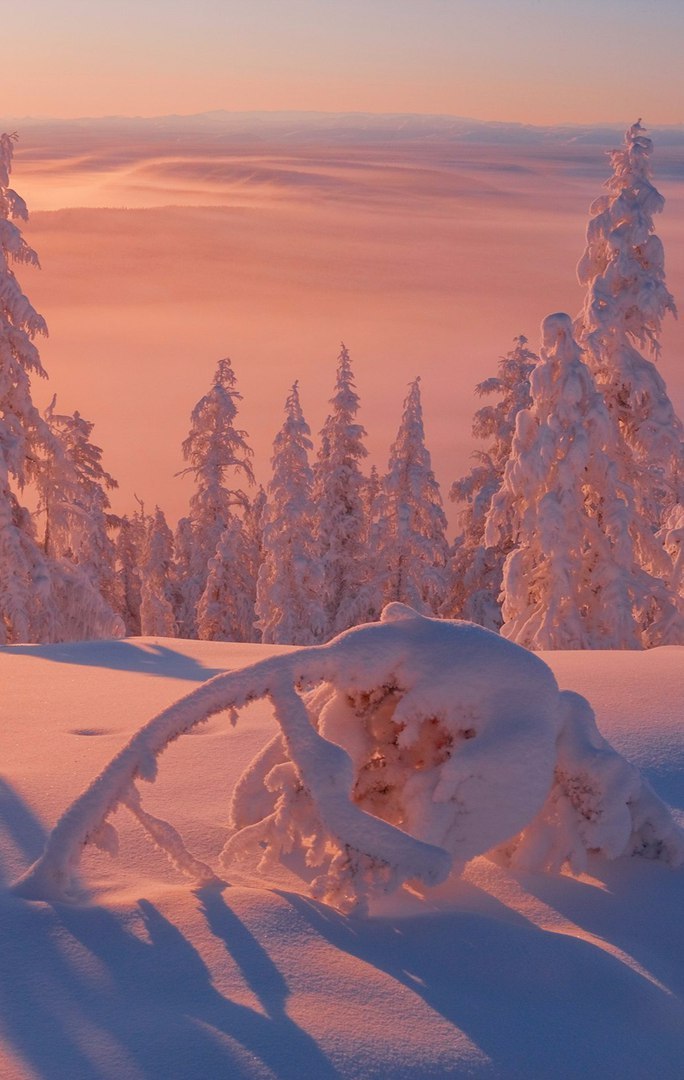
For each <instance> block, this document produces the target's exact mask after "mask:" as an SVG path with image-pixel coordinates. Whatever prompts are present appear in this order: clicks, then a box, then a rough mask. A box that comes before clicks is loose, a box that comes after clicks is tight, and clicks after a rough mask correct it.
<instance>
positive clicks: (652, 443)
mask: <svg viewBox="0 0 684 1080" xmlns="http://www.w3.org/2000/svg"><path fill="white" fill-rule="evenodd" d="M652 150H653V144H652V141H651V139H649V138H647V137H646V135H645V134H644V128H643V127H642V126H641V123H640V122H637V123H636V124H633V125H632V127H630V128H629V130H628V131H627V132H626V133H625V145H624V146H623V147H622V149H620V150H613V151H612V152H611V154H610V159H611V164H612V166H613V174H612V176H611V177H610V179H608V180H607V181H606V183H605V187H606V189H607V192H606V194H604V195H601V196H600V197H599V198H598V199H596V200H595V202H594V203H593V204H592V206H591V211H590V213H591V218H590V221H589V225H588V228H587V246H586V250H585V252H584V255H583V256H582V259H581V260H580V262H579V265H578V267H577V276H578V278H579V281H580V283H581V284H582V285H586V286H587V294H586V299H585V302H584V306H583V308H582V311H581V313H580V315H579V318H578V320H577V323H576V333H577V336H578V340H579V342H580V344H581V345H582V347H583V348H584V349H585V350H586V361H587V363H588V364H589V367H590V368H591V370H592V372H593V374H594V377H595V379H596V383H597V386H598V388H599V390H600V391H601V393H602V394H603V396H604V398H605V400H606V403H607V405H608V409H609V411H610V413H611V416H612V418H613V420H614V421H615V423H616V424H617V426H618V429H619V433H620V438H621V440H622V441H623V442H624V444H625V447H626V453H625V451H622V452H623V454H624V457H625V463H626V464H627V465H628V466H629V473H628V479H629V481H630V483H631V484H632V485H633V487H634V493H635V499H636V502H637V506H638V507H639V508H640V509H641V511H642V512H643V513H644V514H646V516H647V517H648V518H649V520H650V521H651V522H652V523H653V529H654V531H655V530H657V529H658V527H659V526H660V525H661V523H662V516H663V514H664V513H665V512H667V511H668V509H669V508H670V507H671V506H672V505H673V504H674V503H676V502H678V501H679V502H682V501H684V496H683V494H682V483H683V481H684V477H683V476H682V435H683V432H682V425H681V423H680V421H679V420H678V418H677V416H676V413H675V410H674V408H673V405H672V402H671V401H670V399H669V397H668V394H667V389H666V386H665V383H664V381H663V379H662V377H661V375H660V373H659V371H658V370H657V368H656V366H655V364H654V363H653V362H652V360H651V359H647V358H646V357H645V356H644V355H643V354H642V351H641V350H646V351H648V353H649V354H650V356H651V357H652V358H653V360H656V359H657V358H658V354H659V352H660V343H659V337H660V330H661V325H662V320H663V318H664V317H665V315H666V314H667V313H668V312H670V313H671V314H673V315H674V314H676V311H675V305H674V300H673V298H672V296H671V294H670V293H669V291H668V289H667V287H666V285H665V270H664V259H663V246H662V243H661V241H660V239H659V238H658V236H657V235H656V234H655V231H654V230H655V226H654V223H653V216H654V214H656V213H659V212H660V211H661V210H662V209H663V205H664V201H665V200H664V199H663V197H662V195H661V194H660V192H659V191H657V189H656V188H655V187H654V186H653V183H652V180H651V167H650V157H651V153H652ZM647 568H648V569H655V570H656V572H659V571H660V569H661V568H660V567H658V566H655V567H652V566H649V565H647Z"/></svg>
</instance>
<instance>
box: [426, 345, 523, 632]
mask: <svg viewBox="0 0 684 1080" xmlns="http://www.w3.org/2000/svg"><path fill="white" fill-rule="evenodd" d="M538 359H539V358H538V357H537V355H536V354H535V353H533V352H532V351H531V350H530V349H528V348H527V338H526V337H524V336H523V335H522V334H521V335H520V336H519V337H517V338H516V339H515V345H514V348H513V349H512V350H511V351H509V352H508V353H506V355H505V356H502V357H501V358H500V360H499V371H498V375H495V376H494V377H492V378H490V379H485V381H484V382H481V383H479V384H478V385H477V386H476V388H475V390H476V393H477V394H478V395H479V396H480V397H484V396H489V395H493V394H496V395H498V396H499V401H498V402H496V404H494V405H485V406H483V407H482V408H481V409H478V411H477V412H476V413H475V417H474V420H473V435H474V436H475V437H476V438H477V439H482V440H487V442H488V446H487V447H486V449H485V450H477V451H475V453H474V455H473V457H474V458H475V459H476V461H477V464H476V465H475V466H474V468H473V469H471V471H470V473H469V474H468V475H467V476H464V477H462V479H460V480H456V481H455V482H454V484H452V487H451V491H450V492H449V496H450V498H451V499H452V500H453V501H454V502H459V503H464V504H465V506H464V508H463V510H462V511H461V513H460V514H459V518H458V521H459V525H460V527H461V529H462V532H461V533H460V535H459V536H458V537H457V539H456V542H455V544H454V547H453V553H452V557H451V559H450V562H449V582H448V590H447V600H446V603H445V604H444V605H443V607H442V614H443V615H446V616H447V617H449V618H460V619H468V620H470V621H471V622H476V623H479V624H480V625H482V626H486V627H487V628H488V629H489V630H498V629H499V628H500V626H501V622H502V617H501V601H500V599H499V596H500V593H501V581H502V576H503V564H504V560H505V558H506V555H507V554H508V552H509V551H510V550H511V549H512V547H513V544H514V540H513V537H512V535H511V529H506V528H505V527H504V525H503V523H502V524H501V526H500V528H499V529H498V534H497V535H498V539H497V542H496V544H494V545H491V546H487V545H486V544H485V538H484V537H485V521H486V518H487V513H488V512H489V508H490V506H491V503H492V499H493V498H494V496H495V495H496V493H497V491H498V490H499V488H500V487H501V484H502V482H503V476H504V469H505V467H506V462H507V461H508V458H509V456H510V452H511V444H512V442H513V435H514V432H515V421H516V417H517V415H518V413H519V412H520V410H521V409H527V408H529V406H530V404H531V400H530V374H531V372H532V369H533V368H534V365H535V364H536V363H537V360H538Z"/></svg>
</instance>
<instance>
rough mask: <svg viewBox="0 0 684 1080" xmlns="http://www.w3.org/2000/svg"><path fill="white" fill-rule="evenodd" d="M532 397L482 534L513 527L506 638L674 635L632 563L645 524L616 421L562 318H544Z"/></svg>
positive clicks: (661, 586) (557, 643)
mask: <svg viewBox="0 0 684 1080" xmlns="http://www.w3.org/2000/svg"><path fill="white" fill-rule="evenodd" d="M542 341H543V345H542V350H541V359H540V362H539V363H538V364H537V365H536V367H535V368H534V370H533V372H532V375H531V380H530V390H531V397H532V404H531V406H530V408H529V409H525V410H522V411H521V412H519V413H518V416H517V420H516V430H515V435H514V438H513V443H512V447H511V455H510V458H509V460H508V463H507V465H506V469H505V472H504V479H503V483H502V485H501V488H500V490H499V492H498V493H497V494H496V495H495V496H494V499H493V501H492V506H491V509H490V511H489V514H488V516H487V522H486V528H485V542H486V543H487V544H488V545H494V544H496V543H498V542H499V539H500V536H499V533H500V530H504V531H505V532H506V533H508V530H509V529H510V528H511V526H512V528H513V533H512V535H513V536H514V538H515V547H514V549H513V550H512V551H511V552H510V553H509V554H508V555H507V557H506V561H505V563H504V571H503V607H502V614H503V619H504V622H503V626H502V631H501V632H502V633H503V634H504V636H506V637H509V638H511V639H512V640H514V641H516V642H518V644H521V645H525V646H526V647H527V648H532V649H581V648H590V649H591V648H593V649H598V648H604V649H624V648H638V647H640V646H642V645H643V646H647V645H656V644H662V643H663V642H666V641H668V640H672V635H673V634H676V633H678V628H677V614H676V611H675V609H674V606H673V604H672V599H671V597H670V595H669V593H668V590H667V587H666V585H665V583H664V582H663V581H662V580H660V579H658V578H655V577H653V576H651V575H650V574H648V573H647V572H646V571H645V570H644V569H643V568H642V567H641V566H640V565H639V562H638V560H637V552H638V550H639V547H640V543H641V541H642V538H643V533H644V524H643V522H642V520H641V518H640V515H639V513H638V511H637V508H636V506H635V503H634V498H633V495H632V492H631V489H630V488H629V486H628V485H627V484H626V483H624V481H623V480H622V477H621V475H620V472H619V469H618V466H617V463H616V455H617V446H616V439H615V428H614V425H613V424H612V422H611V419H610V416H609V414H608V410H607V408H606V405H605V403H604V401H603V398H602V397H601V395H600V394H599V393H598V391H597V390H596V387H595V384H594V381H593V379H592V377H591V373H590V371H589V369H588V367H587V366H586V364H584V363H583V361H582V359H581V350H580V349H579V347H578V345H577V343H576V341H575V339H574V337H573V332H572V322H571V320H570V318H569V316H568V315H565V314H556V315H550V316H548V318H546V319H545V320H544V323H543V324H542Z"/></svg>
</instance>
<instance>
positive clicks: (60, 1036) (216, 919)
mask: <svg viewBox="0 0 684 1080" xmlns="http://www.w3.org/2000/svg"><path fill="white" fill-rule="evenodd" d="M0 903H1V905H2V906H1V908H0V1015H1V1020H0V1025H1V1027H2V1031H3V1034H4V1037H5V1039H6V1040H8V1041H10V1042H11V1043H12V1045H13V1047H14V1048H15V1051H16V1052H17V1053H18V1054H19V1055H21V1056H22V1057H23V1059H24V1061H25V1062H26V1064H27V1066H28V1067H30V1070H31V1075H35V1076H38V1077H40V1078H42V1080H64V1078H65V1077H78V1078H79V1080H134V1078H135V1080H138V1078H149V1080H159V1078H160V1077H164V1078H165V1080H189V1078H190V1077H193V1078H194V1077H197V1078H198V1080H199V1078H200V1077H201V1078H204V1077H206V1078H209V1077H211V1078H214V1077H217V1078H218V1077H234V1078H250V1080H251V1078H254V1080H262V1078H263V1080H270V1078H273V1077H278V1078H279V1080H280V1078H282V1080H300V1078H301V1077H302V1076H307V1075H308V1076H311V1077H315V1078H316V1080H338V1078H339V1073H338V1072H337V1071H336V1069H335V1068H334V1067H333V1066H332V1064H331V1063H330V1061H329V1059H328V1058H327V1057H326V1055H325V1054H324V1053H323V1052H322V1050H321V1049H320V1047H319V1046H318V1044H317V1043H316V1042H315V1040H314V1039H312V1038H311V1036H310V1035H308V1034H307V1033H306V1032H305V1031H303V1030H302V1029H301V1028H299V1027H298V1026H297V1025H296V1024H295V1023H294V1021H293V1020H291V1019H290V1018H289V1017H288V1015H287V1013H286V1011H285V1004H286V1001H287V997H288V988H287V985H286V983H285V980H284V979H283V977H282V975H281V973H280V971H279V970H278V968H277V967H276V966H275V965H274V964H273V962H272V961H271V959H270V958H269V956H268V954H267V953H266V951H265V950H264V949H263V948H262V946H261V945H260V944H259V943H258V942H257V941H256V939H255V938H254V937H253V936H252V935H251V933H250V932H249V931H248V930H247V928H246V927H245V926H244V924H243V923H242V922H241V921H240V919H238V917H237V916H236V915H235V914H234V913H233V912H231V911H230V910H229V909H228V908H227V906H226V905H225V903H224V902H223V900H222V898H221V897H220V895H218V894H215V895H209V892H208V891H206V892H204V893H203V895H202V897H201V903H202V909H203V912H204V913H205V915H206V918H207V921H208V923H209V925H210V927H211V929H212V931H213V933H214V934H215V935H216V936H218V937H220V938H221V939H222V940H224V941H226V948H227V949H228V951H229V953H230V956H231V957H232V958H233V960H234V961H235V962H236V963H237V965H238V967H239V969H240V971H241V973H242V975H243V978H244V980H245V982H246V984H247V987H248V988H249V990H250V991H251V992H252V993H253V995H254V996H255V998H256V1001H257V1003H258V1004H257V1005H256V1006H254V1007H251V1006H249V1005H245V1004H242V1003H240V1002H237V1001H233V1000H231V999H230V998H228V997H226V996H224V995H223V994H221V993H220V992H219V990H218V989H217V988H216V986H215V985H214V983H213V981H212V976H211V972H210V971H209V969H208V968H207V966H206V965H205V962H204V960H203V959H202V957H201V956H200V954H199V953H198V952H197V950H196V949H195V948H194V946H193V945H192V944H191V943H190V942H189V941H188V940H187V938H186V937H185V936H184V935H183V934H182V933H181V931H180V930H179V929H178V927H177V926H175V925H174V924H173V923H172V922H171V921H169V919H167V918H166V917H165V916H164V915H163V914H162V912H161V911H160V910H159V909H158V908H157V907H156V906H155V905H154V904H152V903H150V902H149V901H148V900H144V899H141V900H139V901H138V905H137V909H134V911H133V912H131V911H130V909H127V910H125V911H123V912H122V913H121V915H117V913H115V912H112V911H109V910H107V909H105V908H101V907H87V908H78V907H70V906H67V905H60V904H54V905H48V904H35V903H33V904H32V903H26V902H23V901H19V900H16V899H14V898H8V899H7V900H5V898H3V900H2V901H1V902H0Z"/></svg>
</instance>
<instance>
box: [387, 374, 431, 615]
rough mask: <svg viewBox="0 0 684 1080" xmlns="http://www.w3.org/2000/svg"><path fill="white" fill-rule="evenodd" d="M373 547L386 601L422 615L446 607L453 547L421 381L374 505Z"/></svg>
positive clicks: (406, 407)
mask: <svg viewBox="0 0 684 1080" xmlns="http://www.w3.org/2000/svg"><path fill="white" fill-rule="evenodd" d="M376 517H377V530H376V537H375V542H374V544H373V548H374V549H375V551H376V552H377V566H378V569H379V573H380V579H381V593H382V602H383V603H390V602H392V601H400V602H401V603H404V604H409V605H410V606H411V607H413V608H415V610H416V611H419V612H420V613H421V614H423V615H435V614H436V613H437V612H438V611H439V609H440V607H441V606H442V604H443V603H444V595H445V589H446V564H447V558H448V554H449V545H448V543H447V539H446V528H447V521H446V517H445V514H444V510H443V508H442V497H441V494H440V490H439V484H438V483H437V480H436V479H435V475H434V473H433V471H432V464H431V460H430V452H429V450H428V449H427V447H426V445H425V431H424V427H423V409H422V404H421V398H420V378H417V379H415V380H414V382H412V383H411V385H410V388H409V392H408V395H407V397H406V399H405V401H404V412H403V415H402V418H401V423H400V425H399V431H398V433H397V437H396V439H395V441H394V443H393V444H392V447H391V450H390V456H389V465H388V470H387V474H386V476H385V478H384V480H383V483H382V490H381V493H380V494H379V496H378V499H377V506H376Z"/></svg>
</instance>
